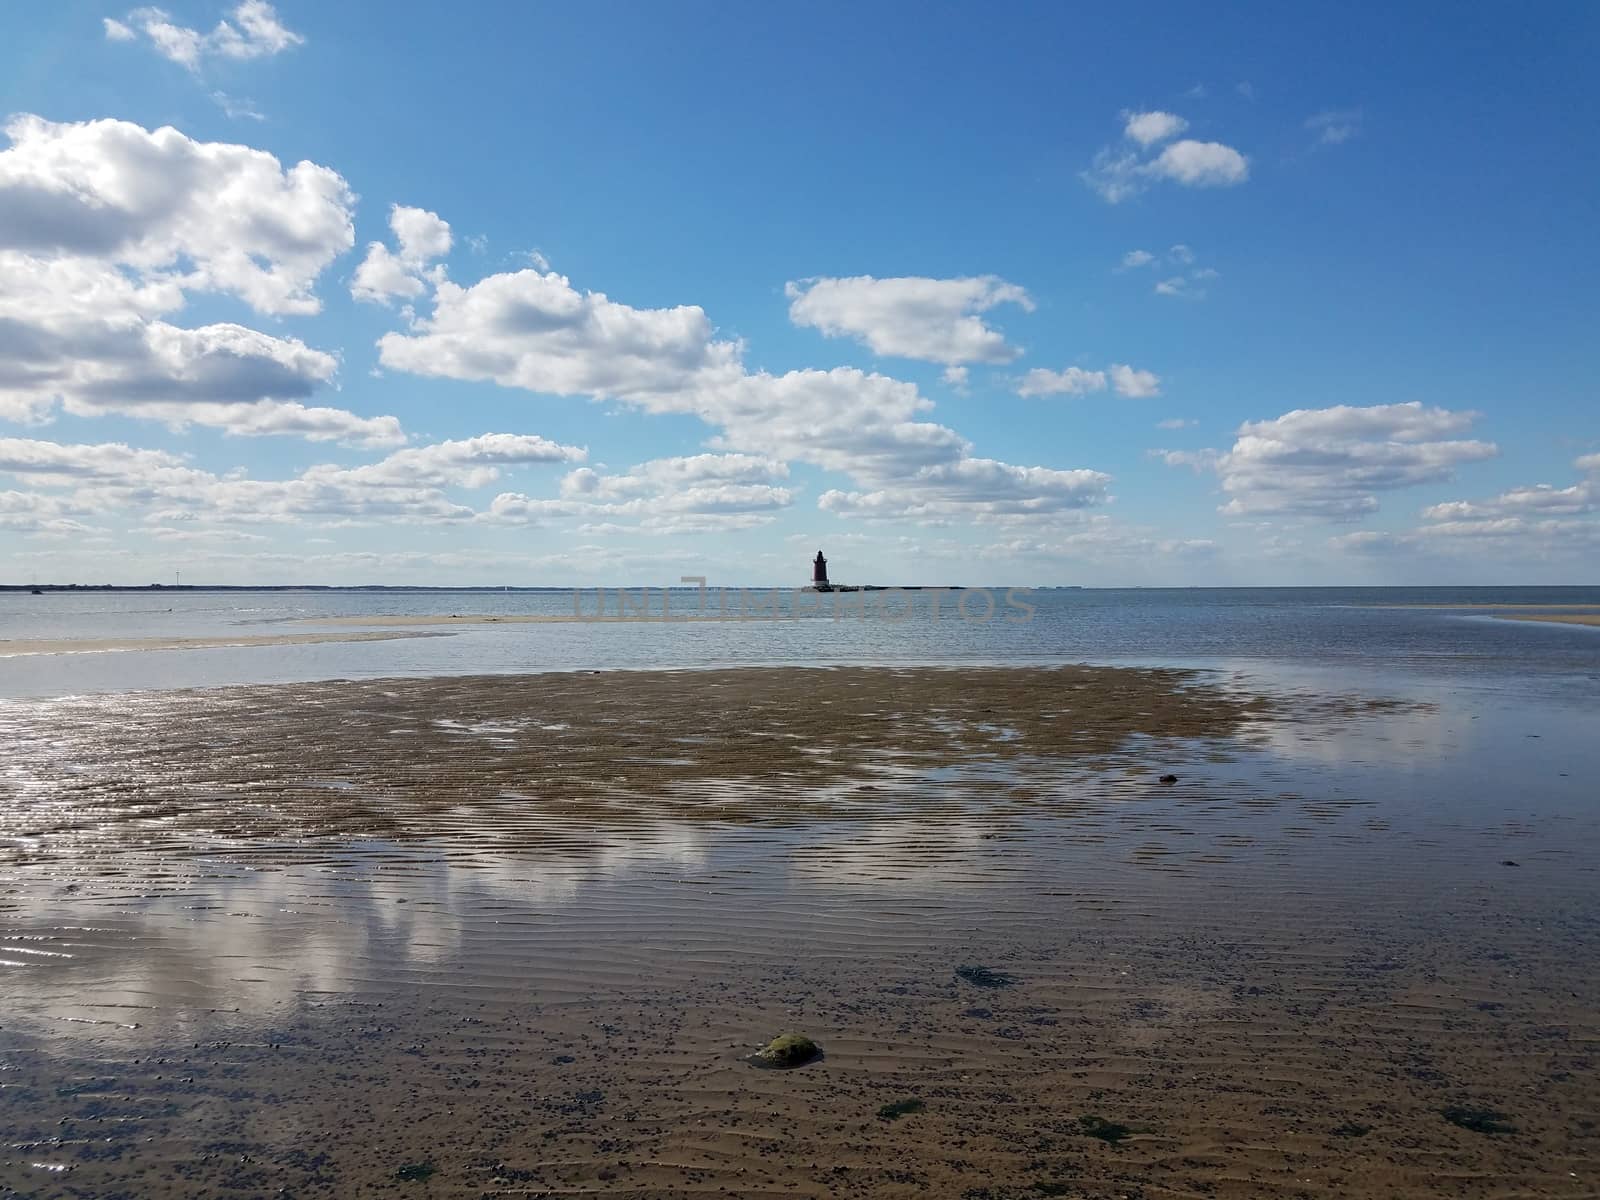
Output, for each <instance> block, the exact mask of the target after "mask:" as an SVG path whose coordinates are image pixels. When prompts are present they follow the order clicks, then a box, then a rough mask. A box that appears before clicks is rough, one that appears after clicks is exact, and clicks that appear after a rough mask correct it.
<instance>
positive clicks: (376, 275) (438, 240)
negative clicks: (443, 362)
mask: <svg viewBox="0 0 1600 1200" xmlns="http://www.w3.org/2000/svg"><path fill="white" fill-rule="evenodd" d="M389 228H390V229H391V230H393V232H394V235H395V241H396V243H397V246H398V249H397V250H390V249H389V248H388V247H386V246H385V245H384V244H383V243H382V242H369V243H368V244H367V257H366V258H365V259H363V260H362V262H361V265H360V266H358V267H357V268H356V273H355V275H354V277H353V278H352V279H351V282H350V294H351V296H353V297H355V299H357V300H367V301H372V302H375V303H379V304H387V303H389V301H391V300H393V299H395V298H397V297H403V298H406V299H415V298H416V297H418V296H420V295H422V294H423V293H424V292H425V291H427V289H428V284H427V282H425V281H424V274H425V273H428V268H429V265H430V264H431V263H433V262H434V261H435V260H436V259H440V258H443V257H444V256H445V255H446V254H449V253H450V246H451V236H450V225H449V223H448V222H446V221H444V220H442V219H441V218H440V217H439V215H438V214H437V213H431V212H428V211H427V210H426V209H422V208H407V207H405V206H404V205H400V204H396V205H393V206H392V207H391V208H390V209H389ZM430 278H431V276H430ZM437 279H438V280H442V279H443V275H442V273H441V274H440V275H438V276H437Z"/></svg>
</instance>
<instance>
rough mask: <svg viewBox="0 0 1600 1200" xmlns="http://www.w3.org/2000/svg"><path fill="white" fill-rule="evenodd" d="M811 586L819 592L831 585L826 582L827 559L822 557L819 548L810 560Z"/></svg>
mask: <svg viewBox="0 0 1600 1200" xmlns="http://www.w3.org/2000/svg"><path fill="white" fill-rule="evenodd" d="M811 586H812V587H814V588H816V589H817V591H819V592H825V591H827V590H828V588H829V587H830V586H831V585H830V584H829V583H828V560H827V559H825V558H823V557H822V551H821V550H818V551H817V556H816V558H814V559H812V560H811Z"/></svg>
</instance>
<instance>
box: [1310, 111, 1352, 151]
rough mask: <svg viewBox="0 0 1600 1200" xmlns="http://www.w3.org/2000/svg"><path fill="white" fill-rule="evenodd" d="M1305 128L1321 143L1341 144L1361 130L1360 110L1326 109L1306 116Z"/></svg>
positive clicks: (1329, 144)
mask: <svg viewBox="0 0 1600 1200" xmlns="http://www.w3.org/2000/svg"><path fill="white" fill-rule="evenodd" d="M1306 128H1307V129H1309V130H1310V131H1311V132H1312V133H1314V134H1316V135H1317V141H1318V143H1319V144H1321V145H1324V146H1338V145H1342V144H1343V143H1345V142H1348V141H1349V140H1350V139H1351V138H1353V137H1355V136H1357V135H1358V134H1359V133H1360V132H1361V110H1360V109H1359V108H1348V109H1328V110H1327V111H1325V112H1319V113H1317V114H1316V115H1315V116H1311V117H1307V118H1306Z"/></svg>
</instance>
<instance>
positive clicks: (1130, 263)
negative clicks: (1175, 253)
mask: <svg viewBox="0 0 1600 1200" xmlns="http://www.w3.org/2000/svg"><path fill="white" fill-rule="evenodd" d="M1155 261H1156V256H1155V255H1154V254H1151V253H1150V251H1148V250H1129V251H1128V252H1127V253H1126V254H1124V255H1123V256H1122V269H1123V270H1124V271H1133V270H1137V269H1138V268H1139V267H1148V266H1149V265H1150V264H1151V263H1153V262H1155Z"/></svg>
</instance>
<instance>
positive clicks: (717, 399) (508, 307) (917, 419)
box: [379, 270, 1053, 520]
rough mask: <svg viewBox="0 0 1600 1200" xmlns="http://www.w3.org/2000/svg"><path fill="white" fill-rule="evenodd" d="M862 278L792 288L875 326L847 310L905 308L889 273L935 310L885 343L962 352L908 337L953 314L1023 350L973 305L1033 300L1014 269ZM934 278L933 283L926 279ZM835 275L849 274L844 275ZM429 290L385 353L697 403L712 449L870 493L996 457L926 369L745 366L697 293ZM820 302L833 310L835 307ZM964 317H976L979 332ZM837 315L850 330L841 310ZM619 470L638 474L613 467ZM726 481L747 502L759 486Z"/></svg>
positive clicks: (539, 284) (804, 298) (399, 360)
mask: <svg viewBox="0 0 1600 1200" xmlns="http://www.w3.org/2000/svg"><path fill="white" fill-rule="evenodd" d="M860 282H861V281H859V280H813V281H809V282H808V283H807V284H806V285H805V286H804V287H802V286H801V285H791V286H792V290H791V296H790V298H791V301H793V302H795V303H796V304H799V305H800V308H801V312H802V314H809V315H802V316H801V317H800V318H798V319H800V320H801V321H802V323H803V322H804V321H806V320H810V319H812V318H815V319H816V320H818V321H824V320H826V321H828V322H833V321H835V320H837V321H845V322H848V323H850V324H851V325H852V327H853V326H854V325H859V326H860V330H859V332H860V335H861V336H863V337H866V336H868V332H869V324H870V323H869V322H867V321H865V320H864V319H863V320H860V321H857V320H856V318H855V317H849V316H847V315H846V314H847V313H849V312H855V313H856V315H857V316H860V314H861V312H864V311H867V310H871V311H872V312H875V313H877V314H879V315H882V314H885V313H894V314H899V315H901V316H906V315H907V313H908V312H909V310H905V311H902V301H903V297H904V291H903V289H901V288H899V287H898V286H891V287H888V288H887V290H880V289H879V287H878V286H877V285H879V284H894V285H898V284H902V283H908V282H909V283H910V284H913V285H919V286H917V287H913V289H912V290H913V291H916V292H917V293H918V294H919V295H922V296H923V297H924V299H928V301H929V304H930V305H931V307H932V309H933V310H934V312H933V314H931V315H930V314H929V313H923V314H922V316H921V318H919V319H920V320H921V322H922V325H921V330H922V333H921V334H916V333H914V332H913V329H914V327H915V326H916V324H917V322H915V321H911V322H910V323H908V324H905V325H904V326H903V327H900V328H899V329H898V332H897V333H895V334H894V335H893V337H892V338H891V340H890V341H889V342H887V343H884V342H881V341H880V344H884V345H892V346H895V347H897V348H899V350H900V351H901V352H903V353H909V352H911V351H912V350H913V349H916V350H917V351H918V353H920V354H922V356H923V357H926V358H929V359H930V360H932V361H947V360H948V358H949V357H950V355H949V354H946V353H945V351H944V350H940V349H938V348H937V347H935V346H933V345H932V344H931V343H928V344H922V343H917V344H916V345H913V344H912V343H913V342H915V339H916V337H917V336H922V335H923V334H926V332H927V330H928V329H929V328H932V327H934V326H941V325H942V326H943V327H944V328H945V329H946V333H947V334H949V331H950V330H951V329H955V330H958V331H965V332H958V333H956V334H953V335H951V336H954V337H955V338H956V339H957V341H960V342H961V344H962V345H963V347H964V348H963V349H962V350H961V351H960V353H961V355H963V356H966V357H974V356H981V355H987V356H988V357H989V358H991V359H993V360H995V361H1004V360H1005V359H1006V358H1009V357H1010V356H1011V355H1012V354H1014V353H1015V351H1014V349H1013V348H1011V347H1009V346H1007V345H1006V344H1005V343H1004V342H1003V340H1002V339H1000V335H999V334H998V333H995V332H994V331H991V330H987V329H986V327H984V326H982V323H981V321H977V320H976V318H971V317H970V314H969V316H968V317H963V315H962V314H963V313H964V312H966V311H967V309H969V308H971V307H972V306H974V305H976V306H977V307H978V310H980V311H981V310H982V309H983V308H986V307H988V306H991V305H993V304H998V303H1004V302H1014V303H1019V304H1021V303H1024V302H1025V301H1026V297H1025V294H1024V293H1022V292H1021V290H1020V289H1014V288H1013V285H1010V284H1006V283H1004V282H1003V281H1001V280H996V279H980V280H943V281H941V280H929V281H922V280H913V281H893V280H885V281H879V280H870V281H868V283H869V285H870V286H867V287H866V288H865V289H864V290H863V289H862V288H860V287H858V286H857V285H858V284H860ZM922 283H931V284H934V285H935V287H934V288H933V290H932V291H931V292H929V291H924V290H922V289H921V288H920V285H921V284H922ZM825 284H826V285H833V284H840V285H845V286H843V287H842V288H840V289H835V288H833V287H832V286H828V287H824V285H825ZM944 285H955V286H954V287H946V286H944ZM819 291H820V293H821V296H820V297H819ZM433 295H434V307H433V311H432V313H431V314H429V315H426V316H420V317H417V318H415V319H414V320H413V321H412V322H411V327H410V328H409V329H408V330H406V331H404V332H400V331H397V332H394V333H390V334H386V335H385V336H384V337H383V338H382V339H381V340H380V342H379V348H380V355H381V359H382V362H383V363H384V365H385V366H388V367H392V368H395V369H399V370H409V371H413V372H415V373H418V374H425V375H438V376H444V377H449V378H459V379H480V380H493V381H494V382H497V383H499V384H501V385H503V386H507V387H515V388H521V389H524V390H527V391H530V392H537V393H545V394H551V395H561V396H586V397H589V398H592V399H611V400H617V401H620V402H622V403H625V404H627V405H629V406H631V407H633V408H637V409H641V410H643V411H646V412H651V413H661V414H667V413H670V414H684V415H691V416H695V417H698V418H699V419H700V420H701V421H703V422H704V423H705V424H706V425H708V426H709V427H711V429H712V430H713V431H714V432H713V433H712V434H711V436H710V437H709V439H708V444H709V445H710V447H711V448H712V449H714V450H718V451H723V452H729V453H733V454H743V455H754V456H760V457H764V458H770V459H772V460H774V461H777V462H805V463H810V464H812V465H814V466H817V467H820V468H822V469H824V470H828V471H838V472H841V473H843V474H846V475H848V476H850V478H851V479H852V481H853V482H854V483H855V484H856V485H857V486H859V487H861V488H862V489H864V491H863V493H862V494H868V493H869V492H870V491H877V490H883V489H885V488H888V487H891V486H893V487H896V488H898V489H900V490H902V491H907V492H917V493H920V492H928V491H936V490H942V491H945V492H948V491H949V490H951V489H952V488H956V487H959V486H961V485H962V484H963V483H966V484H971V485H974V486H975V485H976V483H977V482H978V480H979V478H980V476H979V475H977V474H973V473H971V472H972V468H970V467H962V466H961V465H960V464H962V463H969V462H983V461H987V460H979V459H975V458H973V456H972V447H971V446H970V444H969V443H968V442H967V440H966V439H965V438H963V437H962V436H961V435H960V434H958V433H957V432H956V431H955V430H953V429H950V428H949V427H947V426H944V425H940V424H937V423H935V422H932V421H929V420H925V419H923V418H924V416H925V414H926V413H927V412H928V411H929V410H931V409H932V407H933V404H932V402H931V401H929V400H928V399H927V398H925V397H924V396H922V395H921V393H920V392H919V391H918V389H917V387H916V386H915V385H914V384H911V383H907V382H905V381H902V380H898V379H893V378H890V377H888V376H885V375H881V374H878V373H875V372H864V371H860V370H857V369H854V368H845V367H840V368H835V369H833V370H826V371H824V370H796V371H788V372H785V373H783V374H778V375H773V374H770V373H767V372H749V371H747V370H746V369H745V367H744V365H743V362H742V355H743V346H742V345H741V344H740V343H737V342H733V341H728V340H724V339H719V338H717V337H716V336H715V331H714V329H713V327H712V325H711V322H710V320H709V319H708V318H707V316H706V314H705V312H704V311H703V310H702V309H700V308H699V307H697V306H691V305H685V306H679V307H677V308H670V309H637V308H633V307H631V306H629V305H626V304H622V303H619V302H616V301H613V300H610V299H609V298H607V297H606V296H605V295H603V294H601V293H596V292H580V291H579V290H578V289H576V288H574V287H573V285H572V284H571V282H570V281H569V280H567V279H566V278H565V277H564V276H560V275H557V274H555V273H554V272H541V271H538V270H522V271H516V272H510V273H503V274H496V275H490V276H488V277H486V278H484V279H482V280H480V281H479V282H477V283H475V284H473V285H471V286H470V287H462V286H460V285H458V284H455V283H451V282H448V281H444V280H440V281H439V282H438V283H437V284H436V286H435V287H434V291H433ZM862 295H866V296H868V297H871V298H872V302H871V303H869V304H867V305H866V308H865V309H862V310H856V309H853V308H852V307H851V305H850V304H846V303H842V302H839V303H836V301H839V300H840V298H841V297H844V298H848V299H851V300H855V299H860V298H861V296H862ZM824 312H827V313H829V314H831V315H830V316H827V317H826V318H824V316H823V315H822V314H823V313H824ZM908 319H909V318H908ZM968 320H971V321H973V322H975V323H976V325H977V326H978V329H977V331H976V332H974V331H973V329H972V328H971V326H969V325H968V324H967V323H966V322H967V321H968ZM832 327H833V326H832V325H830V328H832ZM837 328H839V329H841V330H843V329H844V328H845V325H843V324H841V325H839V326H837ZM871 332H872V336H873V337H878V336H879V335H880V334H885V329H884V328H879V327H877V326H873V327H872V330H871ZM886 336H887V335H886ZM895 339H903V340H895ZM962 339H964V341H963V340H962ZM946 349H948V346H946ZM941 355H943V357H941ZM951 365H955V364H953V363H952V364H951ZM1002 465H1004V464H1002ZM1016 470H1018V471H1021V472H1023V474H1022V475H1019V476H1017V477H1016V478H1018V479H1021V480H1023V481H1024V483H1026V482H1028V481H1037V482H1039V483H1040V484H1041V486H1044V485H1045V484H1047V483H1049V481H1050V478H1051V477H1050V476H1048V475H1033V474H1028V472H1032V471H1036V470H1042V468H1032V467H1020V468H1016ZM963 472H966V473H965V474H963ZM588 483H595V484H596V486H598V473H596V475H595V476H593V477H591V476H590V475H586V474H582V473H579V474H577V475H576V477H575V478H574V479H573V480H572V481H571V482H570V483H569V485H568V487H569V492H570V489H571V488H576V487H581V486H586V485H587V484H588ZM610 486H613V487H616V486H627V485H626V484H625V483H617V482H615V481H613V483H612V484H611V485H610ZM750 486H764V485H750ZM1052 486H1053V485H1052ZM725 494H726V495H729V496H731V498H732V499H733V500H734V502H736V503H740V504H743V503H747V502H748V501H749V500H751V499H752V498H753V497H754V496H755V493H725ZM1040 494H1041V496H1043V495H1045V492H1041V493H1040ZM573 502H574V498H573V496H572V495H570V494H569V495H567V496H565V497H563V499H562V500H560V501H538V500H533V499H529V498H527V497H522V498H520V499H516V498H513V499H508V500H507V501H506V502H505V503H504V504H502V505H500V506H499V508H498V509H497V510H496V511H497V513H498V515H499V516H500V517H501V518H503V519H507V520H510V519H518V520H534V519H540V518H541V517H545V516H560V515H565V514H566V513H567V510H566V509H565V508H563V507H561V505H562V504H563V503H565V504H569V505H570V504H571V503H573ZM750 515H751V514H748V513H746V514H743V517H746V518H748V517H750Z"/></svg>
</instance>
